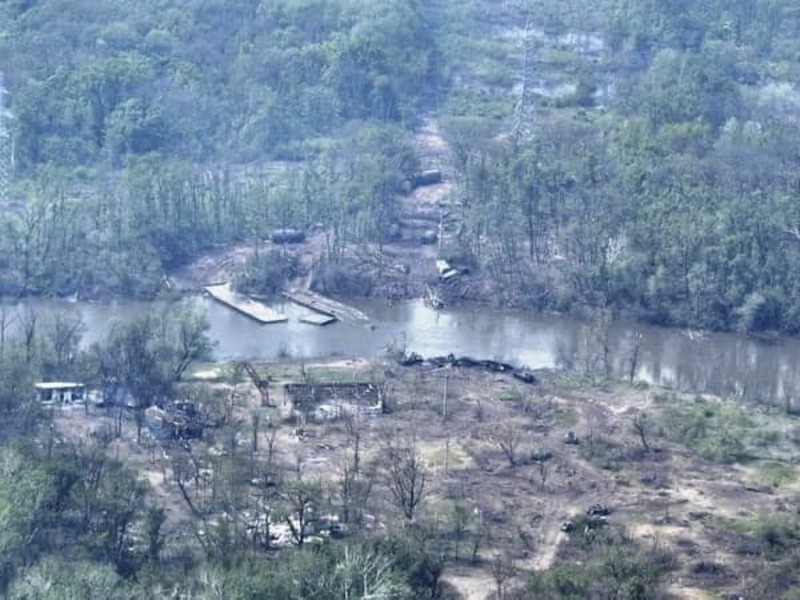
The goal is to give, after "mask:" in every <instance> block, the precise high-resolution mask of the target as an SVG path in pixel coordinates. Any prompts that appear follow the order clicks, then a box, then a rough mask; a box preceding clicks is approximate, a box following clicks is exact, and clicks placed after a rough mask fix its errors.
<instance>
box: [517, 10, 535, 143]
mask: <svg viewBox="0 0 800 600" xmlns="http://www.w3.org/2000/svg"><path fill="white" fill-rule="evenodd" d="M535 57H536V36H535V33H534V27H533V22H532V21H531V20H530V19H528V21H527V22H526V24H525V32H524V33H523V37H522V77H521V79H522V90H521V91H520V95H519V100H518V101H517V105H516V107H514V123H513V124H512V126H511V138H512V139H513V140H514V142H515V143H516V142H519V141H522V140H526V139H530V138H531V137H532V136H533V129H534V124H535V120H536V114H535V111H534V92H533V87H534V86H533V82H534V80H535V76H536V73H535V72H534V65H535V61H534V59H535Z"/></svg>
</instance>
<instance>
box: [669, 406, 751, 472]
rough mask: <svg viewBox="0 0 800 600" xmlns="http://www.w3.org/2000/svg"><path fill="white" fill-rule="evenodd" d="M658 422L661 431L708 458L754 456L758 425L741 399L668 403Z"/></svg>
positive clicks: (738, 459) (730, 459)
mask: <svg viewBox="0 0 800 600" xmlns="http://www.w3.org/2000/svg"><path fill="white" fill-rule="evenodd" d="M657 422H658V425H657V433H658V435H660V436H661V437H663V438H664V439H668V440H671V441H673V442H677V443H679V444H682V445H684V446H686V447H687V448H689V449H690V450H692V451H693V452H696V453H697V454H699V455H700V456H702V457H703V458H706V459H708V460H713V461H723V462H729V463H733V462H745V461H748V460H751V459H752V458H753V452H754V446H755V445H756V443H757V437H758V435H757V434H758V432H757V431H755V430H756V429H757V428H756V427H755V422H754V421H753V420H752V419H751V418H749V417H748V416H747V415H746V414H745V412H744V410H743V408H742V407H741V406H740V405H739V404H738V403H734V402H719V403H716V402H705V401H698V402H696V403H695V404H694V405H692V406H686V405H677V404H675V405H670V406H665V407H663V408H661V409H660V410H659V412H658V416H657Z"/></svg>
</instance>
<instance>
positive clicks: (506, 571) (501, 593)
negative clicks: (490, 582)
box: [490, 553, 517, 600]
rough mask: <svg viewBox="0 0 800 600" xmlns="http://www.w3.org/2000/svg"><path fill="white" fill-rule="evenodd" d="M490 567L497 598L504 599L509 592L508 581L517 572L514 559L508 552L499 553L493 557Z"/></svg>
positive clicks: (498, 599)
mask: <svg viewBox="0 0 800 600" xmlns="http://www.w3.org/2000/svg"><path fill="white" fill-rule="evenodd" d="M490 568H491V571H492V579H494V584H495V593H496V597H497V600H503V598H505V597H506V593H507V592H508V582H509V581H510V580H511V579H512V578H513V577H514V575H516V572H517V570H516V567H515V566H514V560H513V559H512V558H511V556H509V555H508V554H507V553H503V554H499V555H497V556H495V557H494V558H493V559H492V561H491V563H490Z"/></svg>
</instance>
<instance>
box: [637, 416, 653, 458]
mask: <svg viewBox="0 0 800 600" xmlns="http://www.w3.org/2000/svg"><path fill="white" fill-rule="evenodd" d="M633 432H634V433H635V434H636V435H638V436H639V440H640V441H641V442H642V448H644V451H645V452H650V444H649V443H648V442H647V436H648V435H649V432H650V424H649V422H648V420H647V414H645V413H643V412H637V413H636V414H635V415H634V417H633Z"/></svg>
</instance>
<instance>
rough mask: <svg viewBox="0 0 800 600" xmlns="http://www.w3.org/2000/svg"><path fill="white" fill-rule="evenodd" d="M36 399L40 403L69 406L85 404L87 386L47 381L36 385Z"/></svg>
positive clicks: (68, 382)
mask: <svg viewBox="0 0 800 600" xmlns="http://www.w3.org/2000/svg"><path fill="white" fill-rule="evenodd" d="M33 387H34V388H36V397H37V398H38V399H39V402H44V403H59V404H69V403H71V402H83V399H84V397H85V394H86V386H85V385H84V384H82V383H74V382H70V381H45V382H41V383H35V384H34V385H33Z"/></svg>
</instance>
